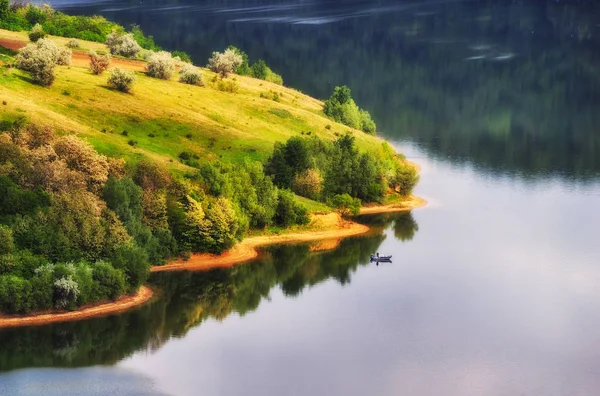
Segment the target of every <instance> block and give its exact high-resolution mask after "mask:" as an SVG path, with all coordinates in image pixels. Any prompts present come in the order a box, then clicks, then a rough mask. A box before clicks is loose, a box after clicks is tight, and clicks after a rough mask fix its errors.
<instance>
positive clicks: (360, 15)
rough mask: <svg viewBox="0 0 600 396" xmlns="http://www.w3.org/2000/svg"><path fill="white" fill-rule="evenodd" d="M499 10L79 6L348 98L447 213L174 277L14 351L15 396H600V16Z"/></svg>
mask: <svg viewBox="0 0 600 396" xmlns="http://www.w3.org/2000/svg"><path fill="white" fill-rule="evenodd" d="M67 3H70V4H67ZM90 3H91V4H90ZM482 3H483V2H464V1H454V2H435V3H433V2H425V3H423V2H419V3H418V4H412V3H407V2H386V1H378V2H376V3H374V2H359V1H356V2H354V1H346V2H305V1H302V2H300V1H298V2H293V1H289V2H277V3H276V4H274V3H272V2H267V1H261V2H258V1H246V2H235V1H234V2H227V6H223V5H222V2H216V1H214V2H213V1H203V2H189V1H187V2H186V1H177V2H176V1H161V2H158V1H147V2H143V3H139V2H137V1H136V2H123V1H116V2H113V1H107V2H85V5H82V3H79V4H77V3H73V2H60V3H59V4H58V5H59V6H60V7H63V8H64V9H66V10H67V11H69V12H74V13H90V12H99V13H102V14H103V15H106V16H107V17H110V18H113V19H117V20H119V21H120V22H121V23H124V24H128V23H139V24H141V25H142V28H143V29H144V30H145V31H147V32H149V33H151V34H154V35H155V37H156V39H157V41H158V42H159V43H160V44H162V45H163V46H165V47H171V48H175V47H184V48H185V49H186V50H187V51H188V52H190V53H191V54H192V55H193V57H194V59H195V60H196V61H197V62H199V63H200V62H204V60H205V59H206V58H207V57H208V54H209V53H210V51H212V50H213V49H219V48H222V47H224V46H225V45H227V44H229V43H233V44H236V45H238V46H240V47H241V48H243V49H245V50H246V51H247V52H248V53H249V54H250V56H251V57H253V58H256V57H263V58H265V59H266V60H267V61H268V63H269V64H271V65H272V66H273V68H274V69H275V70H276V71H280V72H282V74H283V77H284V80H285V81H286V83H288V84H289V85H291V86H295V87H299V88H300V89H302V90H303V91H304V92H307V93H309V94H312V95H315V96H319V97H325V96H327V94H328V92H330V90H331V88H332V86H333V85H335V84H339V83H347V84H348V85H350V87H351V88H352V89H353V92H354V96H355V97H356V98H357V102H358V103H359V104H360V105H361V106H364V107H366V108H368V109H369V110H371V112H372V113H374V115H375V119H376V120H377V121H378V126H379V129H380V133H381V134H382V135H383V136H385V137H386V138H388V139H390V140H391V141H393V142H395V144H396V146H397V147H398V148H399V149H400V150H401V151H403V152H405V153H406V154H407V156H408V157H409V158H412V159H413V160H414V161H416V162H418V163H420V164H421V165H422V167H423V168H422V172H421V174H422V176H421V183H420V184H419V187H418V188H417V191H416V192H417V194H418V195H421V196H423V197H425V198H426V199H428V201H429V202H430V204H429V205H428V206H427V207H426V208H423V209H419V210H416V211H414V212H413V213H412V214H400V215H381V216H370V217H365V218H362V219H361V220H360V221H364V222H366V223H369V224H371V225H372V226H373V227H372V232H371V233H370V234H369V235H366V236H361V237H358V238H350V239H345V240H342V241H340V242H339V245H337V247H336V248H335V249H333V250H324V249H325V248H327V247H329V248H331V247H334V246H336V244H335V242H328V243H319V244H313V245H288V246H273V247H269V248H266V249H265V250H264V251H263V252H262V254H261V256H260V258H259V259H257V260H256V261H255V262H252V263H250V264H248V265H243V266H238V267H235V268H232V269H227V270H216V271H211V272H207V273H171V274H161V275H160V276H154V277H153V278H152V283H154V284H155V285H156V286H157V287H158V288H159V289H160V290H161V298H159V299H158V300H156V301H154V302H152V303H150V304H148V305H146V306H144V307H141V308H140V309H137V310H134V311H132V312H128V313H125V314H122V315H118V316H112V317H108V318H100V319H93V320H89V321H84V322H76V323H67V324H59V325H54V326H45V327H35V328H27V329H17V330H2V331H0V394H2V395H4V394H7V395H8V394H10V395H37V394H46V395H63V394H72V395H81V394H88V395H104V394H119V395H121V394H123V395H138V394H139V395H198V394H205V395H247V394H251V395H254V394H265V395H282V394H283V395H306V394H312V395H338V394H346V395H365V394H375V395H398V394H409V395H432V396H437V395H442V394H443V395H452V396H470V395H473V396H475V395H488V396H504V395H549V396H553V395H557V396H558V395H597V394H598V393H599V392H600V238H599V236H598V231H597V229H598V224H599V223H600V118H599V117H600V113H599V112H598V109H599V106H600V87H599V84H600V78H599V77H598V76H599V74H598V70H600V59H599V54H600V51H598V49H599V40H600V14H599V13H598V6H596V5H595V3H594V2H579V4H577V5H575V4H572V3H569V2H566V3H565V2H554V1H553V2H544V1H535V2H533V1H532V2H515V3H514V4H513V3H512V2H508V1H502V2H500V1H498V2H494V1H491V2H485V5H482ZM55 4H56V3H55ZM374 4H376V5H374ZM375 251H379V252H385V253H389V254H393V255H394V263H393V264H382V265H379V266H376V265H374V264H369V262H368V257H369V254H370V253H372V252H375Z"/></svg>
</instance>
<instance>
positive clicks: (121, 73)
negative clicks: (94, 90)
mask: <svg viewBox="0 0 600 396" xmlns="http://www.w3.org/2000/svg"><path fill="white" fill-rule="evenodd" d="M134 82H135V75H134V74H133V73H132V72H129V71H127V70H123V69H119V68H115V69H112V70H111V71H110V77H108V85H109V86H111V87H113V88H115V89H117V90H119V91H121V92H130V91H131V88H132V87H133V83H134Z"/></svg>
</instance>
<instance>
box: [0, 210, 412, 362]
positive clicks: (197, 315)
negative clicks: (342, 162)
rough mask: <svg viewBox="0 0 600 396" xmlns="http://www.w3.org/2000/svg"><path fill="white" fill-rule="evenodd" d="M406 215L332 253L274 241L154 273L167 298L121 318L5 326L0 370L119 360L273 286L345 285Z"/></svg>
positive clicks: (253, 300) (242, 307) (248, 306)
mask: <svg viewBox="0 0 600 396" xmlns="http://www.w3.org/2000/svg"><path fill="white" fill-rule="evenodd" d="M406 216H407V215H406V214H401V215H396V216H388V217H381V216H377V217H373V218H374V219H375V221H377V222H378V224H379V225H380V228H378V229H379V232H376V233H373V234H369V235H368V236H365V237H356V238H350V239H343V240H342V241H340V243H339V247H338V248H337V249H335V250H331V251H322V252H317V253H311V251H310V245H309V244H301V245H280V246H270V247H268V248H265V249H264V251H263V254H261V257H260V259H258V260H256V261H254V262H252V263H249V264H245V265H240V266H235V267H232V268H227V269H216V270H212V271H208V272H172V273H167V272H165V273H157V274H154V275H153V277H152V279H151V282H152V284H153V285H154V286H155V287H156V289H157V290H158V291H159V292H158V293H159V295H160V298H159V299H158V300H157V301H154V302H152V303H150V304H149V305H146V306H143V307H140V308H139V309H136V310H134V311H131V312H127V313H124V314H121V315H118V316H112V317H107V318H96V319H91V320H87V321H82V322H72V323H63V324H57V325H53V326H42V327H32V328H17V329H5V330H1V331H0V371H4V370H11V369H16V368H23V367H32V366H35V367H41V366H58V367H80V366H89V365H96V364H114V363H116V362H118V361H120V360H121V359H124V358H126V357H127V356H129V355H131V354H132V353H134V352H136V351H138V350H144V349H147V350H156V349H158V348H160V347H161V346H162V345H163V344H164V343H165V342H167V341H168V340H169V339H171V338H172V337H183V336H185V335H186V334H187V332H188V331H189V330H190V329H191V328H192V327H195V326H198V325H199V324H200V323H202V321H204V320H206V319H208V318H213V319H217V320H222V319H224V318H226V317H227V316H228V315H230V314H231V313H238V314H239V315H242V316H243V315H245V314H247V313H249V312H252V311H254V310H256V309H257V308H258V306H259V305H260V302H261V301H262V300H263V299H264V298H268V297H269V294H270V292H271V290H272V289H273V288H274V287H277V286H279V287H280V288H281V290H282V291H283V293H284V294H285V295H286V296H289V297H294V296H297V295H299V294H300V293H301V292H302V291H303V290H304V289H306V288H308V287H311V286H313V285H315V284H318V283H320V282H323V281H326V280H328V279H335V280H336V281H337V282H339V283H340V284H342V285H345V284H347V283H349V282H350V279H351V275H352V273H353V272H355V271H356V269H357V268H358V267H359V266H361V265H366V264H368V263H369V255H370V254H371V253H373V252H374V251H377V248H378V246H379V245H380V244H381V242H382V241H383V239H384V235H382V231H383V229H384V227H386V226H388V225H390V224H391V222H392V221H394V220H395V223H394V224H398V220H397V219H399V218H402V219H405V217H406ZM411 219H412V217H411ZM401 222H402V223H403V224H404V226H403V227H404V228H405V229H408V228H413V230H412V231H403V232H408V233H411V232H412V233H414V230H416V229H417V225H416V223H415V222H414V220H412V221H410V220H409V221H407V220H404V221H401ZM394 227H396V225H395V226H394Z"/></svg>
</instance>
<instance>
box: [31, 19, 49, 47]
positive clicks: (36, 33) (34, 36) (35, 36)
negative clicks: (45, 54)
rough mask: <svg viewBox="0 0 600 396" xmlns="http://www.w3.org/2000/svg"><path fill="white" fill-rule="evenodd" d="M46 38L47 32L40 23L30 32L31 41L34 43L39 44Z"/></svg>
mask: <svg viewBox="0 0 600 396" xmlns="http://www.w3.org/2000/svg"><path fill="white" fill-rule="evenodd" d="M44 37H46V32H44V28H42V25H40V24H39V23H36V24H35V26H34V27H33V28H32V29H31V31H30V32H29V40H31V41H32V42H34V43H35V42H37V41H38V40H39V39H43V38H44Z"/></svg>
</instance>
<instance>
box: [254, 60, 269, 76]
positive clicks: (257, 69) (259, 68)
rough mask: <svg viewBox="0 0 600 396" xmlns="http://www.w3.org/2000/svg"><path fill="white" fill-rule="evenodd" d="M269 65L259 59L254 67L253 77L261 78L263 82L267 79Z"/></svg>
mask: <svg viewBox="0 0 600 396" xmlns="http://www.w3.org/2000/svg"><path fill="white" fill-rule="evenodd" d="M268 69H269V68H268V67H267V64H266V63H265V61H264V60H262V59H259V60H257V61H256V62H255V63H254V64H253V65H252V77H254V78H260V79H261V80H266V79H267V70H268Z"/></svg>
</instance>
